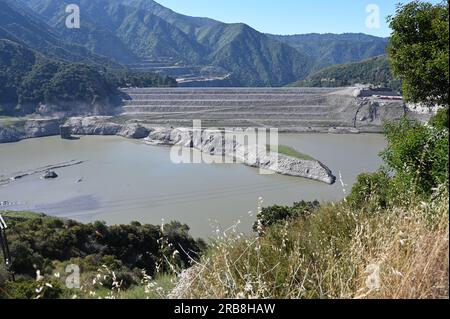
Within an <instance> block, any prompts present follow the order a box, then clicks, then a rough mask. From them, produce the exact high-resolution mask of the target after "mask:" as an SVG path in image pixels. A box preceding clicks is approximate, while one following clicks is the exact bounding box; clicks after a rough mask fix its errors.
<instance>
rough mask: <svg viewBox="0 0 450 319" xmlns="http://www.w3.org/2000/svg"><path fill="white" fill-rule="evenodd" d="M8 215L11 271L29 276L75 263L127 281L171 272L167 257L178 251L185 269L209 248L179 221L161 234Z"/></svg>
mask: <svg viewBox="0 0 450 319" xmlns="http://www.w3.org/2000/svg"><path fill="white" fill-rule="evenodd" d="M4 217H5V218H6V219H7V222H8V224H10V228H9V229H8V238H9V241H10V242H11V256H12V260H13V263H12V270H13V271H14V272H15V273H16V274H18V275H23V276H26V277H28V278H30V277H34V275H35V273H36V270H41V272H42V273H51V272H52V271H54V270H55V267H56V265H57V264H55V262H60V263H65V262H74V261H75V262H77V263H79V264H80V265H82V267H83V269H85V270H87V271H93V270H94V269H97V268H98V267H100V266H101V265H104V264H105V265H108V266H109V267H111V269H113V270H115V271H117V272H118V273H119V272H122V273H123V274H124V276H126V277H128V278H131V277H132V274H130V270H131V271H132V270H134V269H141V270H142V269H144V270H145V271H146V272H147V273H149V274H150V275H153V274H154V273H156V271H157V268H162V269H168V268H169V267H168V266H166V260H165V257H164V256H166V255H167V256H171V255H173V254H174V253H175V251H176V252H177V254H178V256H179V258H178V259H177V260H175V261H174V262H173V264H174V266H175V267H178V268H183V267H187V266H188V265H189V263H190V261H192V260H195V259H197V258H198V256H199V254H200V252H201V250H202V249H204V248H205V244H204V242H202V241H196V240H194V239H192V237H191V236H190V235H189V228H188V227H187V226H186V225H183V224H180V223H170V224H168V225H166V228H165V229H164V230H162V229H161V227H158V226H152V225H141V224H140V223H132V224H130V225H115V226H107V225H106V224H104V223H101V222H96V223H93V224H87V225H85V224H80V223H77V222H75V221H72V220H62V219H58V218H54V217H49V216H41V215H37V216H35V217H34V218H31V219H28V218H23V217H19V218H15V217H14V213H6V214H4ZM163 243H164V245H163ZM165 254H166V255H165ZM60 266H61V265H60ZM128 283H129V284H131V283H133V280H132V279H131V280H129V281H128Z"/></svg>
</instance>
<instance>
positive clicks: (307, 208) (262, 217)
mask: <svg viewBox="0 0 450 319" xmlns="http://www.w3.org/2000/svg"><path fill="white" fill-rule="evenodd" d="M319 207H320V204H319V202H318V201H314V202H305V201H301V202H298V203H294V205H293V206H292V207H288V206H270V207H264V208H261V211H260V212H259V213H258V216H257V221H256V222H255V224H254V225H253V230H254V231H255V232H258V233H260V234H261V233H262V232H263V231H264V229H266V228H267V227H270V226H272V225H276V224H279V223H282V222H284V221H287V220H290V219H295V218H301V217H306V216H307V215H309V214H311V213H313V212H314V211H316V210H317V209H318V208H319Z"/></svg>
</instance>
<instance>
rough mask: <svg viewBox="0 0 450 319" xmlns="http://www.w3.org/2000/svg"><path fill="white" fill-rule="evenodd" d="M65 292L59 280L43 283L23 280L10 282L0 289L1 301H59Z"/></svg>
mask: <svg viewBox="0 0 450 319" xmlns="http://www.w3.org/2000/svg"><path fill="white" fill-rule="evenodd" d="M64 290H65V288H64V287H63V286H62V284H61V282H59V281H57V280H51V281H49V282H45V283H43V282H39V281H31V280H27V279H23V278H22V279H18V280H17V281H8V282H6V284H4V285H3V287H0V299H2V298H4V299H6V298H8V299H37V298H38V299H57V298H60V297H61V296H62V295H63V293H64Z"/></svg>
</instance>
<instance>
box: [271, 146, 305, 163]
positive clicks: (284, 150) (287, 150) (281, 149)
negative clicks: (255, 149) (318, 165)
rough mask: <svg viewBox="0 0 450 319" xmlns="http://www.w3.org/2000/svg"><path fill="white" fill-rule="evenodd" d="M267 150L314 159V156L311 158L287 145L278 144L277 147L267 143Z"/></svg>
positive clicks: (303, 158)
mask: <svg viewBox="0 0 450 319" xmlns="http://www.w3.org/2000/svg"><path fill="white" fill-rule="evenodd" d="M267 151H270V152H275V151H276V152H278V154H282V155H286V156H290V157H295V158H298V159H301V160H305V161H312V160H314V158H312V157H311V156H309V155H306V154H303V153H300V152H299V151H297V150H296V149H295V148H293V147H290V146H287V145H278V147H275V146H274V145H267Z"/></svg>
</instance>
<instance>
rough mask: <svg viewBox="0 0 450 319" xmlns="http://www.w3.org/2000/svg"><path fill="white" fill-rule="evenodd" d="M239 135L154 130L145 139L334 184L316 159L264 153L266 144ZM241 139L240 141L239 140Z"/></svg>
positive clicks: (164, 129)
mask: <svg viewBox="0 0 450 319" xmlns="http://www.w3.org/2000/svg"><path fill="white" fill-rule="evenodd" d="M240 134H247V136H248V135H251V134H255V132H254V131H252V132H247V133H245V132H242V131H239V132H233V131H224V130H203V131H197V132H196V131H194V130H192V129H170V128H157V129H154V130H153V131H152V132H151V133H150V135H149V136H148V137H147V138H146V141H147V143H149V144H152V145H171V146H180V147H184V148H193V149H196V150H198V151H200V152H202V153H205V154H208V155H212V156H220V157H226V158H228V159H232V160H233V161H236V162H238V163H242V164H245V165H248V166H251V167H256V168H259V169H263V170H267V171H271V172H274V173H278V174H282V175H288V176H295V177H303V178H308V179H312V180H316V181H321V182H324V183H327V184H334V182H335V181H336V177H335V176H334V175H333V173H332V172H331V170H330V169H329V168H328V167H326V166H325V165H324V164H322V163H321V162H319V161H317V160H303V159H298V158H294V157H290V156H286V155H283V154H278V153H275V152H271V151H268V150H267V145H266V144H262V145H259V144H246V143H245V142H244V140H245V139H244V138H239V135H240ZM239 140H241V142H240V141H239Z"/></svg>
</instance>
